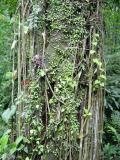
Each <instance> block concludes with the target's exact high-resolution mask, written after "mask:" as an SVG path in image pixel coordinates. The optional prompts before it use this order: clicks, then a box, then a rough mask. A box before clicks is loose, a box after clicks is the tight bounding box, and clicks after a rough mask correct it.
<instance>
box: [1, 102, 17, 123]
mask: <svg viewBox="0 0 120 160" xmlns="http://www.w3.org/2000/svg"><path fill="white" fill-rule="evenodd" d="M15 111H16V106H14V105H13V106H11V109H10V108H8V109H6V110H5V111H4V112H3V114H2V119H3V120H4V121H5V122H6V123H8V121H9V119H10V118H11V117H12V116H13V115H14V114H15Z"/></svg>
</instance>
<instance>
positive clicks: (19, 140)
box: [15, 136, 23, 145]
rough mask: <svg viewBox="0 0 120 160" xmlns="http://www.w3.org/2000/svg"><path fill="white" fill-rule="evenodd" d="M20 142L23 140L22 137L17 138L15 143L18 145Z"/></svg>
mask: <svg viewBox="0 0 120 160" xmlns="http://www.w3.org/2000/svg"><path fill="white" fill-rule="evenodd" d="M22 140H23V136H19V137H18V138H17V139H16V141H15V143H16V145H18V144H19V143H20V142H21V141H22Z"/></svg>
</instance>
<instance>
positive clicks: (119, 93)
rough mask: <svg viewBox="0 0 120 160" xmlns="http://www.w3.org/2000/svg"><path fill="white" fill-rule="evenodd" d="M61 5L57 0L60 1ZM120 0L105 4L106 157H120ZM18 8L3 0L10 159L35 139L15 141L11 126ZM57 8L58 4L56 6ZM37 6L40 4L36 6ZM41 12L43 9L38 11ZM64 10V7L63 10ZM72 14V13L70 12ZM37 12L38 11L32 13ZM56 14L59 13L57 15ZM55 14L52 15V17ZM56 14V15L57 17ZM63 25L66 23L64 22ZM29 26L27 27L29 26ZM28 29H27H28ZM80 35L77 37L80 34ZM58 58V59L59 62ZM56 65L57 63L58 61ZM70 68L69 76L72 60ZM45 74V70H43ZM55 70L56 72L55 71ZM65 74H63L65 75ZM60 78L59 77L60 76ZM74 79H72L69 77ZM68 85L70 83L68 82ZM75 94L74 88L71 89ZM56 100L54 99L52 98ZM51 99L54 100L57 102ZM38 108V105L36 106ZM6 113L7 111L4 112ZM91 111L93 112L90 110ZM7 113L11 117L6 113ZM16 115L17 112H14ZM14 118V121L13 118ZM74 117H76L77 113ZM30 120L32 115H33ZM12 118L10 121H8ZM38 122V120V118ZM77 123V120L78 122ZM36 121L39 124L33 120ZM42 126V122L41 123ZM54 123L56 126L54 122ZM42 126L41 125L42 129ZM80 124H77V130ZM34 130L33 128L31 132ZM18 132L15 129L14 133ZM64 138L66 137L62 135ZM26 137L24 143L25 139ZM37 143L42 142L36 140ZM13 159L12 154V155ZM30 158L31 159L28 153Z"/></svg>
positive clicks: (2, 99)
mask: <svg viewBox="0 0 120 160" xmlns="http://www.w3.org/2000/svg"><path fill="white" fill-rule="evenodd" d="M56 5H57V4H56ZM119 5H120V4H119V1H117V0H116V1H115V0H114V1H113V0H110V1H109V2H108V1H106V3H105V6H104V7H103V9H102V12H103V17H104V31H105V37H104V40H105V44H104V53H105V60H106V75H107V80H106V97H105V106H106V108H105V118H104V136H103V147H102V148H103V153H102V154H103V156H104V159H105V160H113V159H114V160H119V159H120V124H119V122H120V77H119V75H120V67H119V66H120V51H119V50H120V45H119V43H120V9H119V7H120V6H119ZM16 8H17V1H10V0H9V1H2V2H0V91H1V92H0V114H1V119H0V136H1V139H0V158H1V159H6V157H7V156H8V155H12V156H13V158H14V156H15V155H16V153H18V152H21V150H24V152H25V153H28V150H27V147H25V146H24V144H25V143H27V144H28V145H29V141H32V139H31V138H35V137H30V139H29V141H28V139H25V138H24V137H22V136H19V137H18V138H14V141H12V142H11V137H10V133H11V130H9V128H11V127H9V126H11V117H12V116H13V115H14V113H15V108H14V106H13V107H12V108H11V110H7V111H8V112H4V110H5V111H6V109H8V108H9V107H10V106H11V104H12V102H11V96H12V95H11V89H12V88H11V86H12V80H11V79H12V77H13V76H14V75H13V72H12V67H13V66H12V63H13V62H12V51H11V46H12V42H13V39H14V34H13V33H14V30H13V28H14V27H13V24H14V19H13V17H14V14H15V12H16ZM53 9H55V8H53ZM36 10H37V7H36ZM38 12H39V11H38ZM61 12H62V11H61ZM35 14H36V13H35ZM68 14H69V13H68ZM31 16H34V15H31ZM53 16H55V15H53ZM50 18H51V17H50ZM55 18H56V17H55ZM56 25H57V24H54V26H53V28H54V29H55V28H56V27H58V26H56ZM60 27H63V26H60ZM26 30H27V28H26ZM26 32H27V31H26ZM76 38H77V37H76ZM57 60H58V59H55V63H57ZM54 65H55V64H54ZM68 69H69V70H67V71H65V75H66V72H67V76H68V77H69V74H70V73H69V71H70V70H71V65H70V64H69V68H68ZM39 74H40V75H41V76H43V75H44V73H39ZM53 74H54V73H53ZM65 75H64V74H63V76H65ZM56 78H57V77H56ZM58 79H59V77H58ZM67 81H69V82H70V81H71V79H67ZM66 88H67V86H66ZM31 92H34V94H36V96H37V94H38V93H37V85H36V84H35V83H34V84H32V90H31ZM68 92H70V93H71V94H72V86H71V90H68ZM52 101H54V99H52ZM52 101H51V103H53V102H52ZM27 103H31V104H32V103H33V104H34V105H36V106H37V104H36V103H35V102H34V99H31V102H27ZM32 109H33V110H34V108H32ZM3 113H4V114H3ZM88 114H89V113H88ZM6 116H7V117H6ZM13 118H14V116H13ZM9 119H10V121H9ZM73 119H74V117H73ZM29 120H30V119H29ZM8 122H9V123H8ZM34 123H36V122H34ZM75 123H76V122H75ZM33 125H35V124H33ZM40 127H41V126H40ZM51 127H52V126H51ZM39 129H40V128H38V131H39ZM76 130H77V126H76V128H75V132H76ZM32 132H34V130H31V133H32ZM12 134H14V133H12ZM61 138H62V137H61ZM23 141H24V143H23ZM36 143H39V140H38V142H37V141H36ZM43 150H44V148H43V146H42V145H41V146H40V148H39V151H40V154H41V153H42V152H43ZM8 159H10V157H8ZM26 160H29V158H28V157H26Z"/></svg>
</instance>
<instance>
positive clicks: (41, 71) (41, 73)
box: [39, 69, 45, 77]
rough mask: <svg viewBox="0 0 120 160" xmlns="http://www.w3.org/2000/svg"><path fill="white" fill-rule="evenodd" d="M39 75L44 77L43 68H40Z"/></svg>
mask: <svg viewBox="0 0 120 160" xmlns="http://www.w3.org/2000/svg"><path fill="white" fill-rule="evenodd" d="M39 75H40V76H41V77H44V76H45V72H44V70H42V69H41V70H40V72H39Z"/></svg>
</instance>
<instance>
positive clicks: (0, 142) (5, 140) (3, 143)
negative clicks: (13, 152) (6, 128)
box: [0, 135, 9, 148]
mask: <svg viewBox="0 0 120 160" xmlns="http://www.w3.org/2000/svg"><path fill="white" fill-rule="evenodd" d="M8 139H9V135H3V136H2V138H1V139H0V145H1V146H2V148H5V147H6V145H7V143H8Z"/></svg>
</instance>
